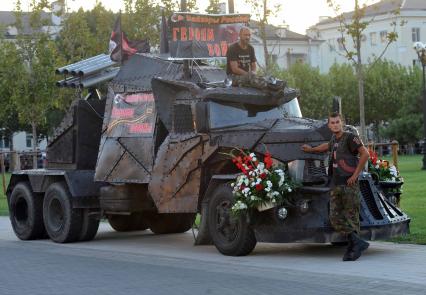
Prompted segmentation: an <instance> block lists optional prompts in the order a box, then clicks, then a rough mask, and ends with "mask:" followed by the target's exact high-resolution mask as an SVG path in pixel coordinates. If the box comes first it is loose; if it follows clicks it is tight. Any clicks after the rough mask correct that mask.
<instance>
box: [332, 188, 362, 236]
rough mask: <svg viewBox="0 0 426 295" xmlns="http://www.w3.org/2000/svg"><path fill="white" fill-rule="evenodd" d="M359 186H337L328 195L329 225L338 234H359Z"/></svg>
mask: <svg viewBox="0 0 426 295" xmlns="http://www.w3.org/2000/svg"><path fill="white" fill-rule="evenodd" d="M359 206H360V199H359V186H358V184H356V185H353V186H346V185H338V186H336V187H335V188H334V189H332V191H331V194H330V223H331V225H332V226H333V228H334V229H335V230H336V231H337V232H340V233H345V234H348V233H351V232H353V231H356V232H359Z"/></svg>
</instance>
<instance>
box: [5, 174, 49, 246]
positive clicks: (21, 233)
mask: <svg viewBox="0 0 426 295" xmlns="http://www.w3.org/2000/svg"><path fill="white" fill-rule="evenodd" d="M9 214H10V216H9V217H10V221H11V223H12V228H13V231H14V232H15V234H16V236H17V237H18V238H19V239H21V240H35V239H42V238H45V237H46V231H45V228H44V224H43V197H42V196H40V195H36V194H34V193H33V191H32V189H31V186H30V184H29V183H28V182H20V183H18V184H17V185H16V186H15V187H14V188H13V191H12V194H11V195H10V199H9Z"/></svg>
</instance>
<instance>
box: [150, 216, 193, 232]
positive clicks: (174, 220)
mask: <svg viewBox="0 0 426 295" xmlns="http://www.w3.org/2000/svg"><path fill="white" fill-rule="evenodd" d="M195 216H196V214H194V213H162V214H160V213H151V214H150V216H149V219H148V220H147V223H148V224H149V228H150V229H151V231H152V232H153V233H155V234H177V233H184V232H186V231H188V230H189V229H190V228H191V227H192V224H193V223H194V220H195Z"/></svg>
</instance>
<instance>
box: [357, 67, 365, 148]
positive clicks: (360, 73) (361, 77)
mask: <svg viewBox="0 0 426 295" xmlns="http://www.w3.org/2000/svg"><path fill="white" fill-rule="evenodd" d="M357 79H358V97H359V121H360V122H359V123H360V127H361V134H360V135H361V139H362V141H363V142H364V143H365V142H367V131H366V128H365V98H364V73H363V69H362V65H361V64H359V65H358V66H357Z"/></svg>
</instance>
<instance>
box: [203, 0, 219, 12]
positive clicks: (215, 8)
mask: <svg viewBox="0 0 426 295" xmlns="http://www.w3.org/2000/svg"><path fill="white" fill-rule="evenodd" d="M219 1H220V0H209V6H207V8H206V12H207V13H209V14H219V13H220V2H219Z"/></svg>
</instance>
